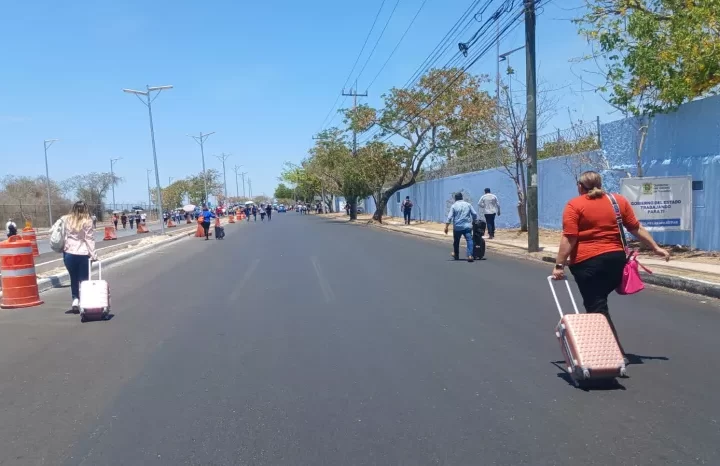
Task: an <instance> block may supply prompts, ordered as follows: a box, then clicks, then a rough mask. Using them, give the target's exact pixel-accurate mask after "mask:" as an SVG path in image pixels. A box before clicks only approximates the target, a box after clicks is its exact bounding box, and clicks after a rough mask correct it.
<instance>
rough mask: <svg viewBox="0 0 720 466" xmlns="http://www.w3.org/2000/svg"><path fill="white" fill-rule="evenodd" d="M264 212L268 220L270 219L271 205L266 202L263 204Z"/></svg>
mask: <svg viewBox="0 0 720 466" xmlns="http://www.w3.org/2000/svg"><path fill="white" fill-rule="evenodd" d="M265 212H266V213H267V218H268V222H269V221H270V220H271V219H272V205H270V204H268V205H266V206H265Z"/></svg>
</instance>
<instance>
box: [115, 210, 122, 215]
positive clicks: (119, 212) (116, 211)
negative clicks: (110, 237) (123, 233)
mask: <svg viewBox="0 0 720 466" xmlns="http://www.w3.org/2000/svg"><path fill="white" fill-rule="evenodd" d="M113 213H114V214H121V213H122V210H113Z"/></svg>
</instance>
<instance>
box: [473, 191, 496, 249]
mask: <svg viewBox="0 0 720 466" xmlns="http://www.w3.org/2000/svg"><path fill="white" fill-rule="evenodd" d="M478 207H479V210H480V211H481V212H482V213H483V214H484V215H485V223H487V229H488V236H489V238H490V239H493V238H494V237H495V216H496V215H497V216H498V217H499V216H500V201H498V198H497V196H496V195H494V194H492V193H491V192H490V188H485V194H484V195H483V197H481V198H480V201H479V202H478Z"/></svg>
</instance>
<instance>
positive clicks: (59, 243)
mask: <svg viewBox="0 0 720 466" xmlns="http://www.w3.org/2000/svg"><path fill="white" fill-rule="evenodd" d="M50 249H52V250H53V251H55V252H63V250H64V249H65V217H60V218H59V219H58V220H57V222H55V224H54V225H53V226H52V228H51V229H50Z"/></svg>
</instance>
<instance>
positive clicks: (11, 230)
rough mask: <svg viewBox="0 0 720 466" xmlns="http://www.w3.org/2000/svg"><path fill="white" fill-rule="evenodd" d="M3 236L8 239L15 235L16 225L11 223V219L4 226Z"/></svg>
mask: <svg viewBox="0 0 720 466" xmlns="http://www.w3.org/2000/svg"><path fill="white" fill-rule="evenodd" d="M5 234H6V235H7V237H8V238H10V237H11V236H15V235H17V225H15V222H13V219H11V218H9V219H8V221H7V223H6V224H5Z"/></svg>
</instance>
